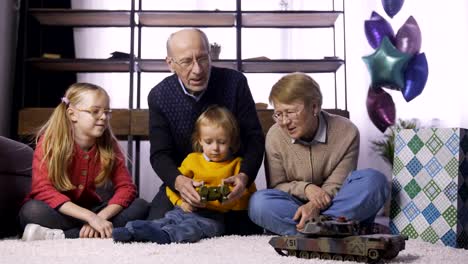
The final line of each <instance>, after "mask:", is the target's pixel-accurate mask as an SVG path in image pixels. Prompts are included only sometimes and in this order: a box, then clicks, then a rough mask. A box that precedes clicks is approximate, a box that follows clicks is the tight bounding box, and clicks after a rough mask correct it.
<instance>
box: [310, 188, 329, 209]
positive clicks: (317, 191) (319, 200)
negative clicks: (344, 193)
mask: <svg viewBox="0 0 468 264" xmlns="http://www.w3.org/2000/svg"><path fill="white" fill-rule="evenodd" d="M305 195H306V197H307V199H308V200H309V202H310V203H312V204H313V206H314V207H316V208H318V209H322V210H323V209H326V208H327V207H328V206H330V204H331V198H330V195H328V193H327V192H325V191H324V190H323V189H322V188H320V187H318V186H317V185H315V184H309V185H307V186H306V188H305Z"/></svg>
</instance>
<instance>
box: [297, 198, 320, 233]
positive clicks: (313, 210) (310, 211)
mask: <svg viewBox="0 0 468 264" xmlns="http://www.w3.org/2000/svg"><path fill="white" fill-rule="evenodd" d="M319 214H320V209H319V208H317V207H315V205H314V204H313V203H311V202H308V203H306V204H303V205H301V206H299V208H297V211H296V213H295V214H294V218H293V220H294V221H299V223H298V224H297V225H296V228H297V229H298V230H301V229H303V228H304V225H305V223H306V222H307V221H308V220H310V219H312V218H313V217H317V216H318V215H319Z"/></svg>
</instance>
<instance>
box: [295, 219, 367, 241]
mask: <svg viewBox="0 0 468 264" xmlns="http://www.w3.org/2000/svg"><path fill="white" fill-rule="evenodd" d="M299 232H300V233H302V234H304V235H306V236H312V237H314V236H328V237H346V236H354V235H359V234H360V226H359V222H357V221H351V220H347V219H346V218H344V217H338V218H337V219H332V218H331V217H328V216H323V215H321V216H318V217H315V218H312V219H311V220H310V221H308V222H307V223H306V224H305V226H304V229H302V230H299Z"/></svg>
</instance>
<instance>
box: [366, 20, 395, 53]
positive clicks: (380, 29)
mask: <svg viewBox="0 0 468 264" xmlns="http://www.w3.org/2000/svg"><path fill="white" fill-rule="evenodd" d="M364 30H365V32H366V38H367V42H369V44H370V45H371V47H372V48H374V49H376V48H377V47H378V46H379V45H380V43H381V42H382V40H383V39H384V38H385V37H388V39H389V40H390V41H391V42H393V39H394V32H393V28H392V26H391V25H390V23H388V22H387V20H385V18H383V17H382V16H380V15H379V14H378V13H377V12H375V11H372V15H371V18H370V19H369V20H366V21H364Z"/></svg>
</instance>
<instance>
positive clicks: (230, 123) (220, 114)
mask: <svg viewBox="0 0 468 264" xmlns="http://www.w3.org/2000/svg"><path fill="white" fill-rule="evenodd" d="M201 126H215V127H221V128H222V129H224V131H225V132H226V134H228V135H229V136H230V137H229V139H230V150H231V151H232V153H233V154H234V153H236V152H237V151H239V148H240V139H239V134H240V132H239V125H238V124H237V120H236V118H235V117H234V115H233V114H232V113H231V112H230V111H229V110H228V109H227V108H225V107H221V106H217V105H212V106H209V107H208V108H207V109H206V110H205V111H204V112H203V113H202V114H201V115H200V116H199V117H198V119H197V121H196V122H195V129H194V132H193V134H192V148H193V151H196V152H203V148H202V146H201V145H200V142H199V141H200V130H201Z"/></svg>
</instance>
